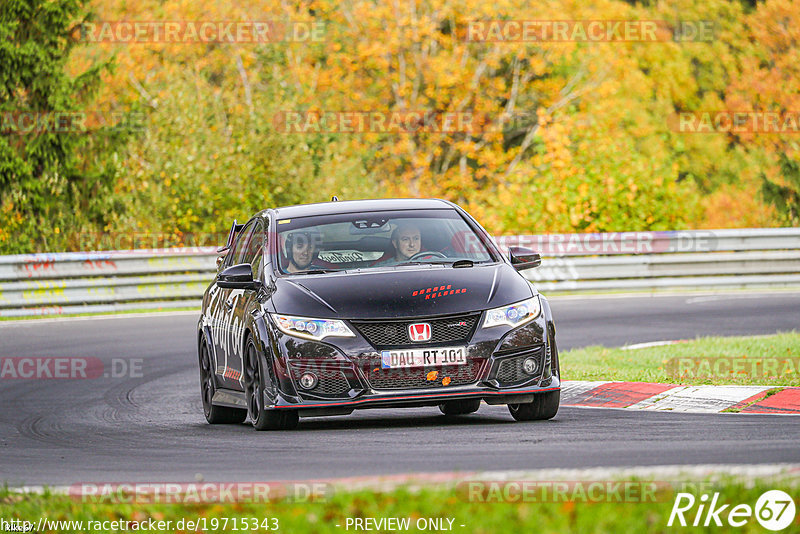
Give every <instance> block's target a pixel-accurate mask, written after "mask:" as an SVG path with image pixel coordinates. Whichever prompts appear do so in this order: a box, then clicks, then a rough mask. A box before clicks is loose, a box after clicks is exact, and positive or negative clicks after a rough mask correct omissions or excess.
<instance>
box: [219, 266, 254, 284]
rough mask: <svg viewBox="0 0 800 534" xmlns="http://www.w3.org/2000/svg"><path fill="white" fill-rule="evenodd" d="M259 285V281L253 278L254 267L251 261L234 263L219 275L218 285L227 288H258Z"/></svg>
mask: <svg viewBox="0 0 800 534" xmlns="http://www.w3.org/2000/svg"><path fill="white" fill-rule="evenodd" d="M259 285H260V284H259V282H258V281H256V280H253V268H252V267H251V266H250V264H249V263H240V264H239V265H232V266H230V267H228V268H227V269H225V270H224V271H222V272H221V273H219V276H217V286H219V287H224V288H226V289H253V290H256V289H258V288H259Z"/></svg>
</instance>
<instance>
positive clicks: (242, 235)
mask: <svg viewBox="0 0 800 534" xmlns="http://www.w3.org/2000/svg"><path fill="white" fill-rule="evenodd" d="M254 228H255V221H251V222H250V223H248V224H247V226H245V227H244V228H242V230H241V232H239V235H238V236H237V238H236V242H235V243H234V244H233V248H232V249H231V251H230V252H229V253H228V262H227V265H228V266H231V265H238V264H240V263H245V261H243V258H244V257H245V253H246V248H247V245H248V242H249V240H250V237H251V235H252V233H253V229H254ZM247 263H250V262H247Z"/></svg>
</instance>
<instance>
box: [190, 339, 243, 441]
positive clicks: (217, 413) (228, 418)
mask: <svg viewBox="0 0 800 534" xmlns="http://www.w3.org/2000/svg"><path fill="white" fill-rule="evenodd" d="M216 391H217V381H216V378H215V377H214V366H213V365H212V363H211V353H210V352H209V351H208V345H207V344H206V341H205V340H203V341H201V342H200V394H201V395H202V398H203V414H204V415H205V416H206V421H208V422H209V423H210V424H212V425H216V424H232V423H242V422H244V420H245V418H246V417H247V410H242V409H238V408H228V407H225V406H214V404H212V399H213V398H214V393H216Z"/></svg>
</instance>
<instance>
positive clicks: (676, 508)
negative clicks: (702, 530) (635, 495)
mask: <svg viewBox="0 0 800 534" xmlns="http://www.w3.org/2000/svg"><path fill="white" fill-rule="evenodd" d="M729 508H730V509H729ZM795 512H796V510H795V504H794V500H793V499H792V497H790V496H789V494H788V493H786V492H785V491H781V490H770V491H766V492H764V493H763V494H762V495H761V496H760V497H759V498H758V500H757V501H756V505H755V509H754V508H752V507H751V506H750V505H749V504H737V505H736V506H734V507H733V508H731V505H730V504H721V503H720V502H719V493H714V495H713V496H712V497H711V499H710V501H709V497H708V494H706V493H704V494H703V495H701V496H700V499H696V498H695V496H694V495H692V494H691V493H678V495H676V496H675V503H674V504H673V505H672V512H670V514H669V521H667V526H668V527H671V526H672V525H673V524H676V525H678V524H679V525H681V526H683V527H685V526H694V527H697V526H701V525H702V526H704V527H708V526H712V525H716V526H718V527H721V526H723V524H724V523H727V524H728V525H729V526H731V527H741V526H744V525H746V524H747V522H748V521H750V519H751V518H752V517H753V516H755V518H756V521H758V522H759V524H760V525H761V526H762V527H764V528H766V529H768V530H773V531H779V530H783V529H785V528H786V527H788V526H789V525H791V524H792V522H793V521H794V517H795ZM676 520H677V523H675V522H676Z"/></svg>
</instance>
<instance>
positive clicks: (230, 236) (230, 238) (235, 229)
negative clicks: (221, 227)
mask: <svg viewBox="0 0 800 534" xmlns="http://www.w3.org/2000/svg"><path fill="white" fill-rule="evenodd" d="M242 228H244V224H236V219H234V220H233V224H232V225H231V231H230V232H229V233H228V241H227V242H226V243H225V246H224V247H219V248H218V249H217V254H219V253H222V252H226V251H228V250H230V248H231V247H232V246H233V240H234V239H236V234H238V233H239V232H240V231H241V230H242Z"/></svg>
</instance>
